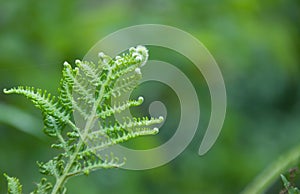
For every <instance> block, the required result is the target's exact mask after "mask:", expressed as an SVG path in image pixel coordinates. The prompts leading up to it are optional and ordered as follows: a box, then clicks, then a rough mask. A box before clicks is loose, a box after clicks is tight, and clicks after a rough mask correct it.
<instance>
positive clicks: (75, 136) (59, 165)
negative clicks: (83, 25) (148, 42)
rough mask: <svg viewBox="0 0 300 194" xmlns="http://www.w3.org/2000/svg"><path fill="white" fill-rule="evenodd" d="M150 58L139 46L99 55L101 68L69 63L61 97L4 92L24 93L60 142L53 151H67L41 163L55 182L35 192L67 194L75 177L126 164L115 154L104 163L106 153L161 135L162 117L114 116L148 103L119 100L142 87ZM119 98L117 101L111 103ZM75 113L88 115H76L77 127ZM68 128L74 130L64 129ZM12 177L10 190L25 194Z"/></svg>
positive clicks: (26, 89)
mask: <svg viewBox="0 0 300 194" xmlns="http://www.w3.org/2000/svg"><path fill="white" fill-rule="evenodd" d="M147 59H148V51H147V49H146V48H145V47H142V46H138V47H136V48H130V50H129V52H128V53H125V54H122V55H121V56H117V57H115V58H114V59H113V58H110V57H109V56H107V55H105V54H104V53H99V62H98V64H94V63H92V62H85V61H84V62H82V61H80V60H76V61H75V64H76V67H75V68H72V66H71V65H70V64H68V63H67V62H65V63H64V68H63V72H62V74H63V76H62V79H61V81H60V88H59V95H58V97H57V98H56V97H54V96H52V95H51V94H49V93H48V92H47V91H42V90H41V89H34V88H33V87H23V86H19V87H17V88H12V89H9V90H6V89H5V90H4V93H6V94H13V93H15V94H22V95H24V96H25V97H27V98H28V99H30V100H31V101H32V102H33V103H34V105H35V106H36V107H38V108H39V109H41V111H42V114H43V120H44V125H45V127H44V132H45V133H46V134H47V135H49V136H51V137H55V138H57V142H55V143H54V144H52V146H51V147H52V148H58V149H60V150H62V153H60V154H59V155H58V156H55V157H53V158H52V159H51V160H49V161H48V162H39V163H38V166H39V170H40V172H41V173H42V174H44V175H47V176H52V177H54V179H55V183H53V184H52V183H51V182H49V181H47V180H46V179H44V178H43V179H42V180H41V182H40V183H38V184H37V188H36V189H35V190H34V191H33V192H32V194H40V193H41V194H42V193H43V194H44V193H51V194H58V193H59V194H61V193H65V192H66V187H65V182H66V181H67V180H68V179H69V178H70V177H72V176H76V175H81V174H86V175H87V174H89V173H90V172H92V171H95V170H97V169H103V168H116V167H120V166H122V165H123V164H124V161H123V162H120V161H119V159H118V158H117V157H114V156H113V155H111V156H110V157H108V156H107V157H106V158H105V159H102V158H101V157H100V155H99V154H101V153H100V151H101V150H103V149H106V148H108V147H110V146H113V145H115V144H118V143H122V142H124V141H127V140H129V139H132V138H135V137H138V136H143V135H153V134H156V133H158V128H156V127H155V124H157V123H160V122H162V120H163V118H162V117H159V118H147V117H142V118H133V119H127V120H124V121H123V122H119V121H118V120H116V119H114V118H113V116H114V115H116V114H119V113H121V112H123V111H126V110H129V108H130V107H133V106H139V105H141V104H142V103H143V97H139V98H138V99H137V100H127V101H125V102H119V101H118V99H117V98H115V97H119V96H120V95H122V94H124V93H127V92H129V91H132V90H133V89H134V88H135V87H136V86H137V84H138V82H139V80H140V79H141V77H142V75H141V69H140V68H141V67H142V66H143V65H144V64H145V63H146V61H147ZM113 98H115V99H114V100H115V101H116V103H115V104H112V105H110V104H109V102H110V100H111V99H113ZM74 112H76V113H79V115H80V116H81V117H82V118H77V114H76V115H75V116H74V119H73V120H75V121H77V123H75V122H74V121H73V120H72V118H71V115H72V113H74ZM78 119H79V120H80V122H78ZM98 119H99V121H98ZM97 123H98V127H97V126H96V125H97ZM66 126H69V127H70V129H68V130H67V131H63V129H64V128H66ZM7 179H8V182H9V192H12V193H13V194H19V193H21V185H20V184H19V181H18V180H17V179H15V178H10V177H8V176H7Z"/></svg>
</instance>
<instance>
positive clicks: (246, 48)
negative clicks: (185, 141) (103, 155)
mask: <svg viewBox="0 0 300 194" xmlns="http://www.w3.org/2000/svg"><path fill="white" fill-rule="evenodd" d="M145 23H158V24H165V25H171V26H174V27H177V28H180V29H182V30H184V31H187V32H189V33H191V34H192V35H193V36H195V37H196V38H198V39H199V40H200V41H202V42H203V44H204V45H205V46H206V47H207V48H208V49H209V51H210V52H211V53H212V55H213V56H214V57H215V59H216V61H217V63H218V64H219V67H220V69H221V71H222V73H223V75H224V80H225V83H226V87H227V96H228V108H227V115H226V120H225V123H224V127H223V130H222V133H221V135H220V137H219V139H218V141H217V142H216V144H215V145H214V147H213V149H212V150H210V152H209V153H207V154H206V155H205V156H203V157H200V156H198V155H197V151H198V147H199V145H200V140H201V138H202V137H203V133H204V130H205V129H206V128H205V127H206V126H207V123H208V119H209V114H210V99H209V92H208V89H207V86H206V83H205V81H204V79H203V77H202V76H201V75H200V74H199V72H197V71H194V67H193V65H192V64H190V63H189V61H187V60H186V59H185V58H184V57H182V56H179V55H178V54H177V53H174V52H172V51H170V50H165V49H162V48H155V47H150V48H149V49H150V55H151V58H152V59H161V60H165V61H168V62H170V63H172V64H174V65H177V66H178V67H179V68H181V69H182V71H183V72H184V73H185V74H186V75H187V76H188V77H189V78H190V79H191V81H192V83H193V84H194V86H195V88H196V90H197V92H198V96H199V100H200V103H201V119H200V125H199V130H198V132H197V134H196V136H195V138H194V139H193V141H192V142H191V144H190V145H189V146H188V148H187V149H186V150H185V151H184V152H183V153H182V154H181V155H180V156H179V157H177V158H176V159H175V160H173V161H172V162H171V163H169V164H166V165H164V166H162V167H159V168H156V169H151V170H145V171H128V170H122V169H113V170H100V171H97V172H95V173H92V174H91V175H90V176H88V177H85V176H83V177H76V178H74V179H71V180H70V181H69V182H68V187H69V193H72V194H80V193H91V194H94V193H95V194H97V193H122V194H127V193H128V194H133V193H172V194H173V193H174V194H177V193H178V194H179V193H209V194H210V193H239V192H241V191H242V190H243V188H245V187H246V186H247V185H248V184H249V183H250V182H251V181H252V180H253V179H254V178H255V176H256V175H257V174H259V173H260V172H261V171H262V170H263V169H264V168H265V167H267V166H268V165H269V164H270V163H271V162H272V161H274V160H276V159H277V158H278V157H279V156H280V155H281V154H284V153H286V152H287V151H288V150H289V149H291V148H292V147H293V146H295V145H297V144H299V140H300V128H299V126H300V119H299V115H300V76H299V75H300V54H299V53H300V2H299V1H297V0H272V1H259V0H243V1H239V0H226V1H220V0H219V1H218V0H210V1H209V0H185V1H182V0H152V1H141V0H124V1H115V0H111V1H97V0H65V1H60V0H52V1H38V0H23V1H18V0H1V1H0V89H1V92H0V174H3V173H4V172H5V173H8V174H9V175H11V176H17V177H18V178H20V181H21V182H22V183H23V184H24V193H29V191H31V190H32V189H33V187H34V182H35V181H38V180H39V179H40V174H39V173H38V169H37V166H36V161H37V160H38V161H47V160H48V159H50V158H51V156H53V155H54V154H55V153H54V151H52V150H50V149H49V146H50V145H51V142H52V139H51V138H48V137H45V136H44V135H43V134H42V132H41V129H42V120H41V114H40V112H39V110H37V109H35V108H34V107H33V105H32V104H31V103H30V102H29V101H27V100H26V99H25V98H24V97H20V96H15V95H13V96H7V95H4V94H3V92H2V89H3V88H8V87H12V86H16V85H29V86H35V87H39V88H45V89H47V90H48V91H50V92H53V93H54V94H55V93H57V92H56V91H57V87H58V85H59V80H60V76H61V70H62V64H63V62H64V61H66V60H67V61H69V62H70V63H73V62H74V60H75V59H77V58H79V59H82V58H83V57H84V55H85V54H86V53H87V51H88V50H89V49H90V48H91V47H92V46H93V45H94V44H95V43H96V42H97V41H98V40H100V39H101V38H103V37H104V36H105V35H108V34H109V33H112V32H114V31H116V30H118V29H121V28H123V27H128V26H131V25H137V24H145ZM148 84H149V83H148ZM149 88H151V90H150V89H149ZM149 91H151V92H149ZM137 93H142V94H143V95H144V96H145V97H146V99H148V101H146V104H145V105H147V103H148V104H149V103H150V102H151V100H157V99H161V100H162V101H164V102H165V103H166V106H167V108H168V118H167V121H166V123H165V125H164V126H163V128H162V132H161V133H160V134H159V135H157V138H155V137H149V138H148V137H145V138H144V137H143V138H144V139H143V138H141V139H137V140H133V142H136V143H135V144H134V143H131V144H130V143H129V144H128V146H129V147H130V146H132V145H139V146H140V148H149V147H151V146H156V145H159V144H160V142H163V141H166V140H167V139H168V138H170V137H171V135H172V134H173V133H174V130H175V129H176V124H177V122H178V118H179V116H180V113H179V112H180V110H179V109H178V99H177V98H176V96H173V95H174V93H172V91H171V90H170V89H168V88H167V87H166V86H164V85H162V84H159V83H152V84H150V85H147V84H143V85H141V87H140V88H139V89H138V90H136V91H135V92H134V94H133V95H136V94H137ZM153 94H155V95H153ZM169 94H170V95H169ZM147 95H148V96H149V98H147ZM196 108H197V107H196ZM143 111H145V114H147V107H144V108H143ZM281 188H282V186H281V183H280V182H277V183H276V184H274V185H273V186H272V187H271V188H270V189H269V191H268V192H269V193H278V192H279V191H280V189H281ZM0 193H6V181H5V180H4V177H3V176H0Z"/></svg>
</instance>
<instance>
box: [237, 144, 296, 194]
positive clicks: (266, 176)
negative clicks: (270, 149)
mask: <svg viewBox="0 0 300 194" xmlns="http://www.w3.org/2000/svg"><path fill="white" fill-rule="evenodd" d="M299 160H300V145H298V146H296V147H294V148H293V149H291V150H290V151H289V152H288V153H286V154H284V155H281V156H280V157H279V158H278V159H277V160H276V161H275V162H273V163H272V164H270V165H269V166H268V167H267V168H266V169H265V170H264V171H263V172H262V173H261V174H260V175H258V176H257V177H256V178H255V179H254V181H253V182H252V183H251V184H249V185H248V186H247V187H246V188H245V190H244V191H243V192H242V194H253V193H257V194H259V193H263V192H265V190H266V189H268V188H269V187H270V186H271V184H272V183H273V182H274V181H275V180H277V179H278V178H279V176H280V174H281V173H284V172H285V171H287V170H288V169H289V168H290V167H292V166H294V165H297V163H298V162H299Z"/></svg>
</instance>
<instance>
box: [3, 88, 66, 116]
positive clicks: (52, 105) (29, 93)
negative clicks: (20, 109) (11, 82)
mask: <svg viewBox="0 0 300 194" xmlns="http://www.w3.org/2000/svg"><path fill="white" fill-rule="evenodd" d="M4 93H5V94H13V93H14V94H22V95H24V96H25V97H27V98H28V99H30V100H31V101H32V102H33V104H34V105H35V106H36V107H37V108H39V109H41V111H42V112H44V113H46V114H48V115H52V116H54V117H56V118H60V119H61V120H62V121H66V120H68V119H69V115H68V113H67V112H66V111H65V110H63V108H62V107H59V106H58V103H57V102H56V101H55V96H53V97H52V96H51V94H50V93H47V91H43V90H41V89H36V90H35V88H34V87H23V86H19V87H17V88H12V89H8V90H7V89H4Z"/></svg>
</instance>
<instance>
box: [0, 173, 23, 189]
mask: <svg viewBox="0 0 300 194" xmlns="http://www.w3.org/2000/svg"><path fill="white" fill-rule="evenodd" d="M4 176H5V178H6V179H7V182H8V193H9V194H22V185H21V184H20V181H19V179H17V178H15V177H9V176H8V175H7V174H4Z"/></svg>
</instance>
